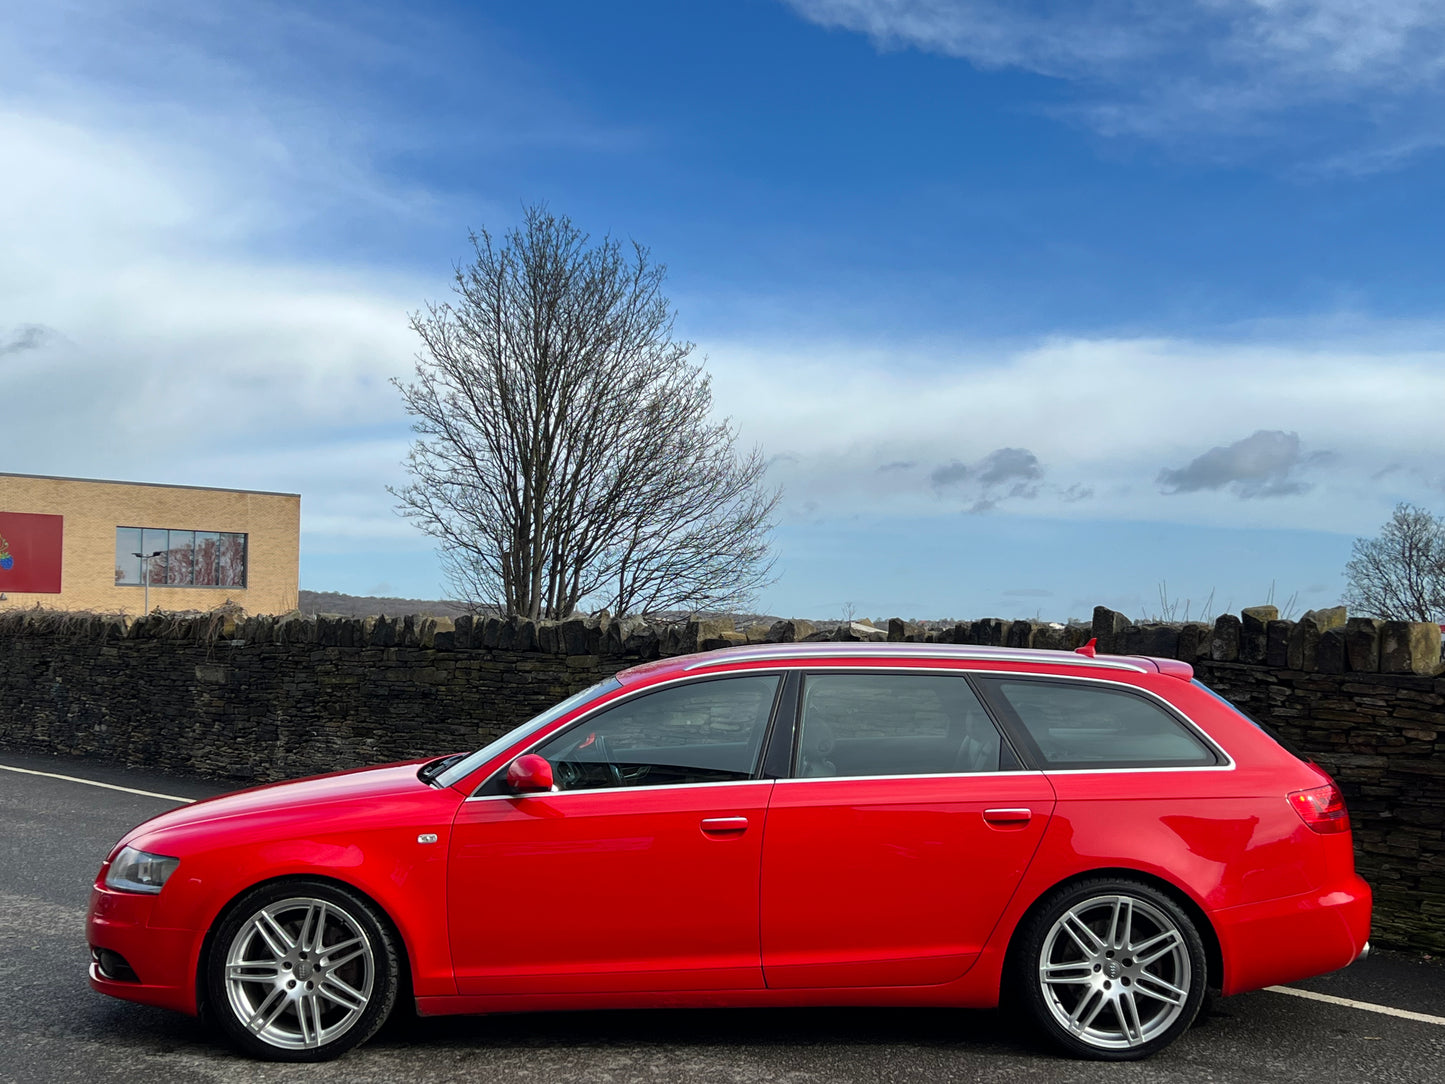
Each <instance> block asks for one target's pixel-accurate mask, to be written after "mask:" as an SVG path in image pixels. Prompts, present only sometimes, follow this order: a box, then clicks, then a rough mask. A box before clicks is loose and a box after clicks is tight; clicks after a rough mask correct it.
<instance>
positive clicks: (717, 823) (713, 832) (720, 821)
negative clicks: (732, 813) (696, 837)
mask: <svg viewBox="0 0 1445 1084" xmlns="http://www.w3.org/2000/svg"><path fill="white" fill-rule="evenodd" d="M702 830H703V834H704V835H709V836H740V835H742V834H743V833H744V832H746V831H747V830H748V819H747V818H746V817H704V818H703V821H702Z"/></svg>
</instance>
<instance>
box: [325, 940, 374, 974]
mask: <svg viewBox="0 0 1445 1084" xmlns="http://www.w3.org/2000/svg"><path fill="white" fill-rule="evenodd" d="M327 951H328V952H330V951H331V950H330V949H328V950H327ZM365 955H366V946H365V945H362V946H360V947H359V948H355V949H352V951H350V952H348V953H347V954H346V955H345V956H328V957H326V968H327V970H334V969H335V968H338V967H342V966H343V965H345V964H349V963H351V961H352V960H354V959H356V958H357V957H358V956H365Z"/></svg>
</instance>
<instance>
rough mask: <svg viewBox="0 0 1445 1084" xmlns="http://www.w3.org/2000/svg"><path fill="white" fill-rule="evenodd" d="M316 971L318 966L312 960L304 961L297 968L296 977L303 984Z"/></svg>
mask: <svg viewBox="0 0 1445 1084" xmlns="http://www.w3.org/2000/svg"><path fill="white" fill-rule="evenodd" d="M315 970H316V966H315V965H314V964H313V963H312V962H311V961H310V960H302V961H301V963H300V964H299V965H298V966H297V968H296V977H297V978H298V979H300V980H301V981H302V982H305V981H306V980H307V979H309V978H310V977H311V973H312V972H313V971H315Z"/></svg>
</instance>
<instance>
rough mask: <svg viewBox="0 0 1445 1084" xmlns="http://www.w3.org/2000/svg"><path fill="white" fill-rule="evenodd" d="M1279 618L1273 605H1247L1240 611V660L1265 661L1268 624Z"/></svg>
mask: <svg viewBox="0 0 1445 1084" xmlns="http://www.w3.org/2000/svg"><path fill="white" fill-rule="evenodd" d="M1278 619H1279V611H1278V610H1276V609H1275V608H1274V607H1273V606H1247V607H1245V608H1244V609H1243V610H1241V611H1240V612H1239V624H1240V628H1239V661H1240V662H1248V663H1254V664H1256V665H1258V664H1260V663H1262V662H1264V656H1265V650H1266V648H1267V646H1268V626H1269V623H1270V622H1271V621H1277V620H1278Z"/></svg>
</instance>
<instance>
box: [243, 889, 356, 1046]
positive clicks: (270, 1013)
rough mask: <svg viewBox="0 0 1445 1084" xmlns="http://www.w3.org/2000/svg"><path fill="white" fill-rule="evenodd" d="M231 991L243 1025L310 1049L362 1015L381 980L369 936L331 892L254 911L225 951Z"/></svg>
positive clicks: (277, 1041) (268, 1039)
mask: <svg viewBox="0 0 1445 1084" xmlns="http://www.w3.org/2000/svg"><path fill="white" fill-rule="evenodd" d="M225 966H226V970H225V983H226V996H227V998H228V1000H229V1001H230V1005H231V1011H232V1012H233V1013H234V1014H235V1017H236V1020H237V1021H238V1022H239V1023H240V1024H241V1026H242V1027H244V1028H246V1029H247V1030H248V1031H249V1032H250V1033H251V1034H253V1035H255V1036H256V1037H257V1038H258V1039H260V1040H261V1041H262V1042H264V1043H267V1044H269V1045H270V1046H274V1047H277V1048H279V1049H282V1050H311V1049H316V1048H318V1047H321V1046H323V1045H325V1044H326V1043H329V1042H332V1041H334V1040H335V1039H337V1038H339V1037H340V1036H342V1035H344V1034H346V1032H347V1031H349V1030H350V1029H351V1028H352V1027H353V1026H354V1025H355V1024H356V1022H357V1021H358V1020H360V1019H361V1016H362V1014H363V1013H365V1012H366V1007H367V1005H368V1004H369V1003H370V1001H371V996H372V989H373V987H374V985H375V982H376V959H375V954H374V950H373V948H372V944H371V940H370V938H368V937H367V936H366V931H365V930H364V929H362V927H361V925H360V924H359V923H358V922H357V920H356V919H355V918H353V917H352V916H351V915H349V914H348V913H347V912H346V911H345V910H344V909H343V908H341V907H339V906H337V904H335V903H332V902H330V901H328V900H322V899H316V898H315V897H311V896H297V897H294V898H291V899H284V900H278V901H276V902H275V903H270V904H267V905H266V906H265V907H262V908H261V909H260V910H259V911H257V912H256V913H255V914H253V915H252V916H251V917H250V918H248V919H247V920H246V921H245V923H243V924H242V926H241V928H240V929H239V930H237V931H236V935H235V937H233V938H232V939H231V944H230V946H229V948H228V950H227V952H226V965H225Z"/></svg>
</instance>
